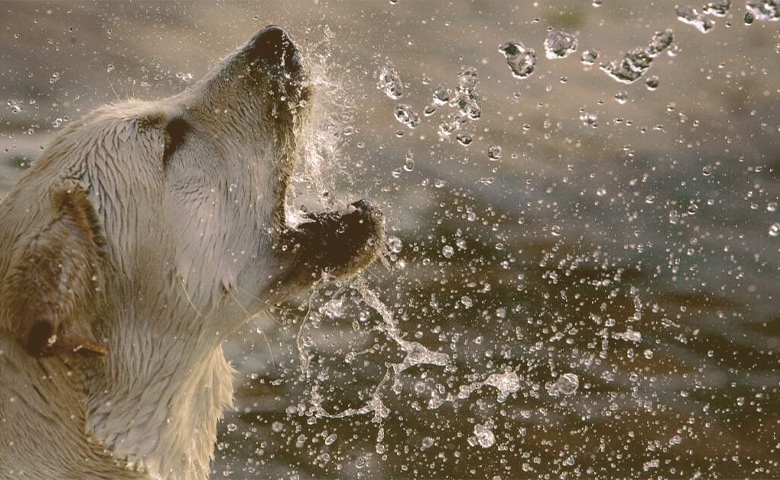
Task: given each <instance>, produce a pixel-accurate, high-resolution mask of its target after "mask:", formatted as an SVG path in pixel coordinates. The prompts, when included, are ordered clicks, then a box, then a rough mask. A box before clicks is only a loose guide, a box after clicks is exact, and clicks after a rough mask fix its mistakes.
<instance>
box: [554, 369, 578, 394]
mask: <svg viewBox="0 0 780 480" xmlns="http://www.w3.org/2000/svg"><path fill="white" fill-rule="evenodd" d="M555 386H556V387H557V389H558V391H559V392H561V393H562V394H564V395H573V394H574V393H575V392H576V391H577V389H578V388H579V386H580V379H579V377H577V375H575V374H573V373H564V374H563V375H561V376H560V378H558V380H557V381H556V382H555Z"/></svg>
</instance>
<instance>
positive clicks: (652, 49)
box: [645, 28, 674, 57]
mask: <svg viewBox="0 0 780 480" xmlns="http://www.w3.org/2000/svg"><path fill="white" fill-rule="evenodd" d="M673 41H674V33H673V32H672V30H671V29H669V28H667V29H666V30H663V31H660V32H655V35H653V38H652V40H650V44H649V45H648V46H647V48H646V49H645V51H646V52H647V54H648V55H650V56H651V57H657V56H658V55H660V54H661V52H663V51H664V50H666V49H667V48H669V47H670V46H671V45H672V42H673Z"/></svg>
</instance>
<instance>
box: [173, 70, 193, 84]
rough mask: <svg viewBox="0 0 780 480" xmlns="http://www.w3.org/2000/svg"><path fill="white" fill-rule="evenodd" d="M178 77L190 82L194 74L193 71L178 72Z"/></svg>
mask: <svg viewBox="0 0 780 480" xmlns="http://www.w3.org/2000/svg"><path fill="white" fill-rule="evenodd" d="M176 78H178V79H179V80H181V81H182V82H189V81H191V80H192V78H193V76H192V74H191V73H184V72H178V73H177V74H176Z"/></svg>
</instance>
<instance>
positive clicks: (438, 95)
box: [433, 85, 452, 107]
mask: <svg viewBox="0 0 780 480" xmlns="http://www.w3.org/2000/svg"><path fill="white" fill-rule="evenodd" d="M451 96H452V91H451V90H450V89H449V88H447V87H445V86H444V85H439V88H437V89H436V90H434V91H433V103H434V105H437V106H439V107H441V106H442V105H446V104H448V103H449V102H450V97H451Z"/></svg>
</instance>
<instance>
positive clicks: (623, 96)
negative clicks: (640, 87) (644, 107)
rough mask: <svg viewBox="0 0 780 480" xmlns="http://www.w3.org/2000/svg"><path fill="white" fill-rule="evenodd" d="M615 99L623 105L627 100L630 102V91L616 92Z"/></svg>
mask: <svg viewBox="0 0 780 480" xmlns="http://www.w3.org/2000/svg"><path fill="white" fill-rule="evenodd" d="M615 101H617V102H618V103H619V104H621V105H625V104H626V102H628V92H626V91H620V92H618V93H616V94H615Z"/></svg>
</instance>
